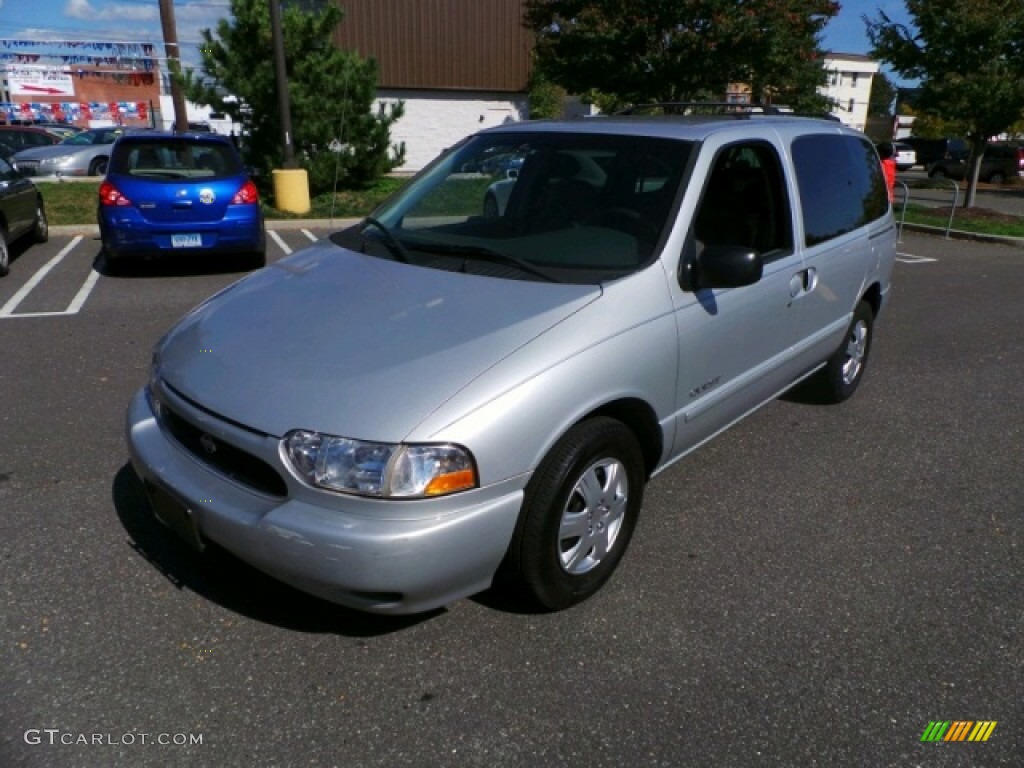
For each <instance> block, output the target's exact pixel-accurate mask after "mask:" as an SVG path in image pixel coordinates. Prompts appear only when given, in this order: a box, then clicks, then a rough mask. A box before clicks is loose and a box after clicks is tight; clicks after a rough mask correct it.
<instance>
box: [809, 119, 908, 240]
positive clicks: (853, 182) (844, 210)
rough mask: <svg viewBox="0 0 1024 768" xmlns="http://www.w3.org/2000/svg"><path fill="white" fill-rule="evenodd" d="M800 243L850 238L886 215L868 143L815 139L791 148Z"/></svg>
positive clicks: (877, 170) (838, 137) (882, 186)
mask: <svg viewBox="0 0 1024 768" xmlns="http://www.w3.org/2000/svg"><path fill="white" fill-rule="evenodd" d="M793 164H794V166H795V167H796V178H797V185H798V187H799V189H800V208H801V210H802V212H803V218H804V243H805V244H806V245H816V244H818V243H823V242H825V241H826V240H831V239H832V238H834V237H839V236H840V235H843V234H846V233H847V232H852V231H853V230H855V229H857V228H859V227H863V226H864V225H865V224H867V223H868V222H871V221H874V220H875V219H878V218H881V217H882V216H884V215H885V214H886V213H887V212H888V210H889V195H888V192H887V190H886V186H885V177H884V176H883V175H882V167H881V164H880V163H879V160H878V155H877V154H876V153H875V148H874V147H873V146H871V144H870V142H868V141H867V140H865V139H861V138H858V137H856V136H843V135H832V134H818V135H811V136H801V137H800V138H798V139H796V140H795V141H794V142H793Z"/></svg>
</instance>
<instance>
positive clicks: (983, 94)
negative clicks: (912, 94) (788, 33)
mask: <svg viewBox="0 0 1024 768" xmlns="http://www.w3.org/2000/svg"><path fill="white" fill-rule="evenodd" d="M905 1H906V5H907V12H908V13H909V15H910V17H911V19H912V23H913V27H914V28H913V29H912V28H911V27H908V26H906V25H904V24H900V23H897V22H894V21H893V20H892V19H891V18H889V16H887V15H886V14H885V13H884V12H883V11H879V12H878V15H877V16H876V17H875V18H870V17H868V16H864V17H863V18H864V22H865V24H866V26H867V33H868V37H869V39H870V40H871V44H872V49H873V50H872V53H873V55H874V56H876V57H877V58H879V59H881V60H883V61H886V62H888V63H889V64H890V65H891V66H892V68H893V69H894V70H895V71H896V72H898V73H899V74H900V75H902V76H904V77H906V78H908V79H919V80H920V81H921V89H920V94H919V97H918V99H917V102H916V104H915V109H916V110H917V111H918V112H919V113H923V114H925V115H933V116H937V117H940V118H942V120H943V122H944V123H945V124H946V125H947V126H951V127H955V128H956V129H957V132H958V133H960V134H962V135H963V136H964V137H965V138H966V139H967V141H968V143H969V145H970V147H971V159H970V164H969V166H968V175H967V179H968V184H967V194H966V195H965V197H964V205H965V206H968V207H970V206H973V205H974V200H975V190H976V187H977V182H978V171H979V169H980V167H981V157H982V154H983V153H984V151H985V147H986V146H987V144H988V140H989V138H991V137H992V136H996V135H998V134H1000V133H1003V132H1004V131H1006V130H1008V129H1009V128H1010V127H1011V126H1012V125H1013V124H1014V123H1016V122H1017V121H1019V120H1020V119H1021V116H1022V115H1024V3H1021V2H1020V0H905ZM915 126H916V123H915Z"/></svg>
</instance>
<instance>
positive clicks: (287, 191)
mask: <svg viewBox="0 0 1024 768" xmlns="http://www.w3.org/2000/svg"><path fill="white" fill-rule="evenodd" d="M273 174H274V207H275V208H277V209H278V210H279V211H288V212H289V213H309V207H310V206H309V174H308V173H306V169H305V168H282V169H275V170H274V171H273Z"/></svg>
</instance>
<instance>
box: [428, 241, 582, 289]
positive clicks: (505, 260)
mask: <svg viewBox="0 0 1024 768" xmlns="http://www.w3.org/2000/svg"><path fill="white" fill-rule="evenodd" d="M413 247H414V248H415V249H416V250H417V251H426V252H427V253H438V254H443V255H447V256H461V257H463V258H470V259H478V260H480V261H489V262H491V263H494V264H506V265H511V266H513V267H517V268H519V269H520V270H522V271H523V272H527V273H529V274H531V275H533V276H535V277H539V278H541V279H543V280H547V281H548V282H550V283H562V282H565V281H564V280H562V279H561V278H558V277H556V276H555V275H553V274H551V273H550V272H548V271H547V270H546V269H543V268H541V267H537V266H534V265H533V264H531V263H530V262H528V261H526V260H525V259H521V258H519V257H518V256H513V255H512V254H511V253H503V252H501V251H495V250H491V249H490V248H485V247H484V246H481V245H461V244H456V243H422V242H418V241H417V242H416V243H415V245H414V246H413Z"/></svg>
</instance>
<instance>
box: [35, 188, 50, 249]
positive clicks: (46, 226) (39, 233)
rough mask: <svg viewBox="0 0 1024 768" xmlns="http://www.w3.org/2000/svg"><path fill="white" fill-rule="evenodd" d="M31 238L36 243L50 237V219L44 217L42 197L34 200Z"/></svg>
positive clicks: (43, 241) (44, 210)
mask: <svg viewBox="0 0 1024 768" xmlns="http://www.w3.org/2000/svg"><path fill="white" fill-rule="evenodd" d="M32 239H33V240H35V241H36V242H37V243H45V242H46V241H47V240H49V239H50V221H49V219H47V218H46V208H45V206H44V205H43V199H42V198H39V200H37V201H36V223H35V226H34V227H33V228H32Z"/></svg>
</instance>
